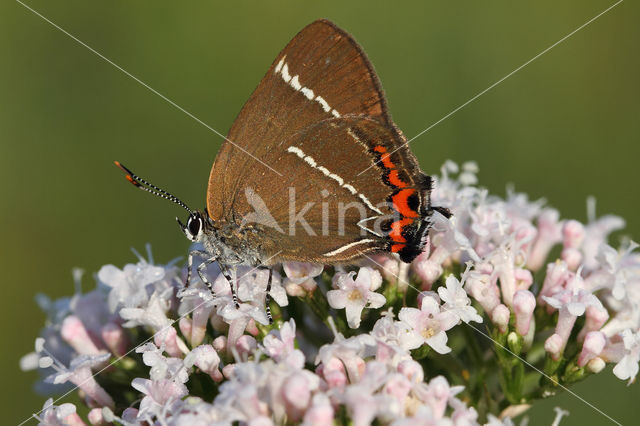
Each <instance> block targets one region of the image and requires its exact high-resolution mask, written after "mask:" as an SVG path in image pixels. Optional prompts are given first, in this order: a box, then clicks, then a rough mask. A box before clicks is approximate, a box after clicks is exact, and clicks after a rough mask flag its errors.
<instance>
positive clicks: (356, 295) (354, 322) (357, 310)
mask: <svg viewBox="0 0 640 426" xmlns="http://www.w3.org/2000/svg"><path fill="white" fill-rule="evenodd" d="M354 275H355V272H349V273H340V272H338V273H336V275H335V277H334V286H335V287H337V288H338V289H337V290H329V291H328V292H327V301H328V302H329V306H331V307H332V308H334V309H345V313H346V315H347V322H348V323H349V327H351V328H358V327H360V315H361V313H362V310H363V309H364V308H365V307H367V308H379V307H381V306H382V305H384V303H385V302H386V299H385V298H384V296H383V295H381V294H380V293H376V292H375V290H377V289H378V288H379V287H380V285H381V284H382V276H381V275H380V272H378V271H376V270H374V269H372V268H369V267H367V266H365V267H362V268H360V271H359V272H358V276H357V278H356V279H355V280H354V279H353V276H354Z"/></svg>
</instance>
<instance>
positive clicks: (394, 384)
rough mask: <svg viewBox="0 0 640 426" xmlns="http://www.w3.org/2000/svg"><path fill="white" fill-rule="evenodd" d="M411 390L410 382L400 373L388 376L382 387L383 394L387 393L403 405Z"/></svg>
mask: <svg viewBox="0 0 640 426" xmlns="http://www.w3.org/2000/svg"><path fill="white" fill-rule="evenodd" d="M410 391H411V382H409V380H408V379H407V378H406V377H405V376H403V375H402V374H394V375H392V376H391V377H389V378H388V379H387V381H386V383H385V385H384V387H383V389H382V393H383V394H384V395H389V396H390V397H392V398H394V399H395V400H396V401H398V404H400V406H404V401H405V399H406V398H407V396H408V395H409V392H410Z"/></svg>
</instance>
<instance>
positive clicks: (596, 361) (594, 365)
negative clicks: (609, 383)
mask: <svg viewBox="0 0 640 426" xmlns="http://www.w3.org/2000/svg"><path fill="white" fill-rule="evenodd" d="M606 366H607V364H606V363H605V362H604V360H603V359H602V358H600V357H595V358H593V359H592V360H591V361H589V362H588V363H587V370H589V371H590V372H592V373H593V374H598V373H599V372H601V371H602V370H604V368H605V367H606Z"/></svg>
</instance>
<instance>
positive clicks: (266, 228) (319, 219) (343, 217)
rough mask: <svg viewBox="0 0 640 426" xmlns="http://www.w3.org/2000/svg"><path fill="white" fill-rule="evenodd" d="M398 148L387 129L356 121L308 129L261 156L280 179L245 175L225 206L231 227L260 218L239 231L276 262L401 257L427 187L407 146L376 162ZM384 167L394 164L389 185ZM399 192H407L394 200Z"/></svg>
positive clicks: (415, 238)
mask: <svg viewBox="0 0 640 426" xmlns="http://www.w3.org/2000/svg"><path fill="white" fill-rule="evenodd" d="M396 147H397V142H396V140H395V138H394V135H393V132H392V131H391V130H389V129H388V127H386V126H384V125H382V124H381V123H380V122H378V121H377V120H374V119H371V118H368V117H365V116H362V115H360V116H353V115H346V116H343V117H340V118H333V119H328V120H324V121H322V122H320V123H316V124H314V125H312V126H309V127H308V128H307V129H305V130H303V131H300V132H298V133H297V134H295V135H293V136H291V137H290V138H289V139H285V140H282V141H281V142H279V143H278V144H277V145H275V146H273V149H271V150H269V151H268V152H267V153H266V155H265V157H263V159H264V160H265V161H268V162H269V164H278V165H279V166H280V167H281V168H282V169H283V170H286V171H287V173H286V174H285V175H284V176H282V177H278V176H267V178H266V179H265V178H264V177H263V176H261V175H260V174H257V173H256V174H249V175H248V177H247V179H245V180H244V181H243V182H242V183H241V185H240V188H241V189H240V191H239V193H238V194H237V196H236V197H235V199H234V202H233V204H232V205H231V209H232V211H233V213H234V221H235V222H236V223H237V224H243V219H245V218H247V217H248V216H247V215H253V216H251V217H253V218H255V217H256V216H255V212H258V213H259V214H258V217H260V218H261V220H259V221H258V222H260V223H257V224H256V223H255V222H252V221H246V220H245V221H244V226H245V229H251V230H252V232H253V233H254V234H255V235H257V236H258V238H257V241H256V244H258V243H259V244H260V245H261V249H262V251H263V252H264V253H265V257H271V256H274V255H276V254H277V258H278V260H299V261H308V262H316V263H324V264H329V263H344V262H347V261H349V260H352V259H355V258H358V257H361V256H362V255H363V254H365V253H369V252H374V251H389V250H392V251H398V252H400V254H401V255H402V252H401V250H402V249H405V248H406V246H407V245H408V244H414V243H418V242H419V240H420V238H421V237H422V232H423V231H424V230H425V226H426V222H425V221H424V217H425V212H426V211H427V209H428V208H429V205H428V204H429V189H430V188H428V187H427V186H425V176H424V175H423V174H422V172H421V171H420V170H419V168H418V165H417V162H416V160H415V157H414V156H413V154H411V153H410V152H409V151H408V150H407V149H406V148H403V149H400V150H398V152H395V153H393V154H390V155H389V156H388V157H385V158H384V161H381V162H380V164H379V165H378V164H377V162H378V160H380V156H379V155H377V154H376V153H377V152H380V151H384V152H391V151H393V150H394V149H395V148H396ZM374 163H376V165H374V167H370V166H372V165H373V164H374ZM385 164H386V165H387V166H388V165H390V164H393V170H395V172H396V173H395V174H394V176H393V177H392V178H391V179H384V176H386V175H385V174H384V168H385ZM363 170H366V171H364V172H363V173H361V172H362V171H363ZM391 181H393V182H395V184H396V185H394V184H393V183H392V182H391ZM400 182H401V183H402V184H401V186H402V187H401V188H399V187H397V184H398V183H400ZM402 192H404V193H407V192H410V194H408V196H407V197H405V198H403V197H398V194H400V195H401V194H402ZM256 201H258V202H256ZM264 213H268V214H264ZM296 215H298V216H296ZM296 217H297V218H298V220H296V219H295V218H296ZM265 218H268V220H267V221H265V220H264V219H265ZM300 218H301V219H303V220H299V219H300ZM366 219H369V220H368V221H366ZM363 220H365V222H364V223H362V221H363ZM394 224H395V225H394ZM247 225H248V227H246V226H247ZM394 229H396V231H395V232H394V231H393V230H394ZM400 245H402V246H404V247H400ZM394 247H396V248H397V249H398V250H393V248H394ZM405 251H406V250H405Z"/></svg>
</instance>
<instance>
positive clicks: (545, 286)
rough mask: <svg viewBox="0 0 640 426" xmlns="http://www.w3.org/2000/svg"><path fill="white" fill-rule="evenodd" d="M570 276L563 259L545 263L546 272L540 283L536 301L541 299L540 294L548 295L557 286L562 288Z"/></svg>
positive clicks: (553, 291)
mask: <svg viewBox="0 0 640 426" xmlns="http://www.w3.org/2000/svg"><path fill="white" fill-rule="evenodd" d="M569 278H570V272H569V270H568V268H567V264H566V263H565V262H563V261H556V262H554V263H549V264H548V265H547V274H546V276H545V277H544V282H543V283H542V290H540V293H539V294H538V301H539V302H540V301H542V296H550V295H552V294H553V293H555V292H556V290H558V289H559V288H562V286H563V285H564V283H565V282H566V281H567V279H569Z"/></svg>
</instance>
